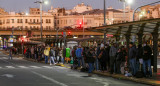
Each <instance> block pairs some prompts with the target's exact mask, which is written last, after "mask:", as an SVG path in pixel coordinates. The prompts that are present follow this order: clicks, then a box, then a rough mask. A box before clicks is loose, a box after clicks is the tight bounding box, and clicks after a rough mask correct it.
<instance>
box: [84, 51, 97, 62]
mask: <svg viewBox="0 0 160 86" xmlns="http://www.w3.org/2000/svg"><path fill="white" fill-rule="evenodd" d="M93 56H94V54H92V53H90V52H89V51H88V52H87V54H86V62H87V63H94V61H95V58H94V57H93Z"/></svg>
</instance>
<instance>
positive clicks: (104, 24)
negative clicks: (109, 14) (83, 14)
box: [104, 0, 106, 45]
mask: <svg viewBox="0 0 160 86" xmlns="http://www.w3.org/2000/svg"><path fill="white" fill-rule="evenodd" d="M105 25H106V0H104V26H105ZM105 44H106V32H105V33H104V45H105Z"/></svg>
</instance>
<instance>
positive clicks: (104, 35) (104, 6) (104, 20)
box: [103, 0, 107, 45]
mask: <svg viewBox="0 0 160 86" xmlns="http://www.w3.org/2000/svg"><path fill="white" fill-rule="evenodd" d="M103 10H104V26H105V25H107V24H106V0H104V9H103ZM105 44H106V32H105V33H104V45H105Z"/></svg>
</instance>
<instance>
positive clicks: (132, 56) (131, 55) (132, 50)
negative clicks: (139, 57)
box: [129, 46, 136, 59]
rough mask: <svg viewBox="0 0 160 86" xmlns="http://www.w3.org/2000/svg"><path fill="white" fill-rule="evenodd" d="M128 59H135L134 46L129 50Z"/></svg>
mask: <svg viewBox="0 0 160 86" xmlns="http://www.w3.org/2000/svg"><path fill="white" fill-rule="evenodd" d="M129 58H130V59H132V58H136V47H135V46H132V47H131V48H130V49H129Z"/></svg>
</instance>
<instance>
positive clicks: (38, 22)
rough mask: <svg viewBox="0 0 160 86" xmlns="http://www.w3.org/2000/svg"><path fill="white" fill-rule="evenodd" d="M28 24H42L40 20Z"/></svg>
mask: <svg viewBox="0 0 160 86" xmlns="http://www.w3.org/2000/svg"><path fill="white" fill-rule="evenodd" d="M28 24H40V22H28Z"/></svg>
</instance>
